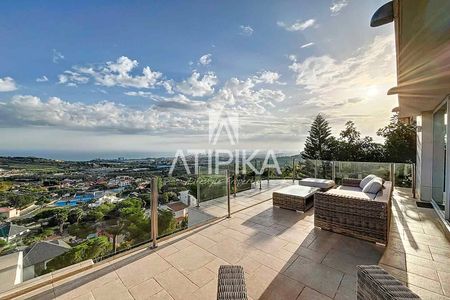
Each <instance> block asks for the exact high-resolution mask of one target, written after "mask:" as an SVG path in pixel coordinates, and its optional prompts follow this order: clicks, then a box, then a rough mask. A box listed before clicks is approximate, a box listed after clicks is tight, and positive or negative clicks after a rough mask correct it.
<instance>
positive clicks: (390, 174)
mask: <svg viewBox="0 0 450 300" xmlns="http://www.w3.org/2000/svg"><path fill="white" fill-rule="evenodd" d="M389 181H390V182H392V186H395V184H394V164H393V163H390V164H389Z"/></svg>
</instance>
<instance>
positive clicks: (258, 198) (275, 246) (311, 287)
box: [1, 180, 450, 300]
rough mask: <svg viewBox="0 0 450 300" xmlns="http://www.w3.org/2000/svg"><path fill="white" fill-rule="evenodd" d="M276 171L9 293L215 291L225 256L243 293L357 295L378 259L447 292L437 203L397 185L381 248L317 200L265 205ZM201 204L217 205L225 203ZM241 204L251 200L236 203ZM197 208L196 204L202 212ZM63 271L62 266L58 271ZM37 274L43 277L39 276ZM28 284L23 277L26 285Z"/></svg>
mask: <svg viewBox="0 0 450 300" xmlns="http://www.w3.org/2000/svg"><path fill="white" fill-rule="evenodd" d="M289 184H292V181H288V180H284V181H283V180H277V181H270V182H269V183H265V184H263V185H262V189H261V190H259V189H258V188H256V189H255V188H254V189H251V190H249V191H245V192H242V193H238V194H237V197H236V198H232V199H231V202H230V204H231V210H232V211H235V213H233V214H232V215H231V218H219V219H216V220H215V221H213V222H210V223H208V224H205V225H202V226H199V227H193V228H192V229H191V230H189V231H185V232H182V233H180V234H178V235H173V236H170V237H168V238H166V239H164V240H163V241H161V242H160V243H159V246H158V247H157V248H156V249H149V248H148V244H147V245H145V246H143V247H142V248H141V249H137V250H133V251H132V252H128V253H125V254H123V255H121V256H117V257H113V258H110V259H108V260H104V261H102V262H99V263H97V264H93V265H92V264H90V263H84V264H81V265H80V266H84V271H82V272H79V273H76V274H71V273H70V272H69V271H70V270H69V271H67V270H60V271H57V272H55V273H54V274H48V275H44V276H43V277H41V278H36V279H34V280H32V281H31V282H29V283H25V285H24V286H22V287H21V289H22V291H24V290H26V289H27V288H29V287H30V286H31V285H35V286H36V285H37V286H39V288H38V289H35V290H33V291H30V292H29V293H27V294H22V295H18V294H14V292H17V290H15V291H14V290H13V291H10V292H9V294H3V295H1V296H2V297H5V298H6V297H8V296H9V297H15V298H16V299H28V298H31V299H54V298H56V299H109V300H111V299H215V297H216V290H217V271H218V267H219V266H220V265H222V264H239V265H242V266H243V268H244V270H245V276H246V283H247V289H248V295H249V298H250V299H354V298H356V292H355V289H356V277H355V275H356V271H355V270H356V269H355V267H356V265H361V264H378V265H381V266H382V267H383V268H384V269H385V270H387V271H388V272H389V273H390V274H392V275H393V276H395V277H396V278H398V279H399V280H401V281H402V282H404V283H405V284H406V285H408V286H409V288H410V289H411V290H412V291H414V292H415V293H417V294H418V295H419V296H420V297H422V298H423V299H450V242H449V241H448V240H447V239H446V237H445V234H444V231H443V229H442V227H441V224H440V223H439V221H438V217H437V215H436V213H435V212H434V210H432V209H429V208H419V207H417V206H416V199H413V198H412V196H411V194H410V192H411V189H406V188H396V189H395V190H394V194H393V199H392V208H391V209H392V215H391V218H392V220H391V226H390V234H389V243H388V245H387V247H385V246H382V245H379V244H375V243H370V242H365V241H361V240H358V239H354V238H350V237H347V236H344V235H340V234H335V233H331V232H328V231H323V230H320V229H318V228H315V227H314V208H313V209H310V210H308V211H307V212H306V213H300V212H295V211H290V210H285V209H280V208H277V207H273V206H272V201H271V196H272V192H273V191H275V190H277V189H280V188H282V187H284V186H286V185H289ZM210 204H211V205H209V206H206V207H202V205H201V206H200V209H199V211H198V213H199V214H200V213H202V214H208V215H210V214H214V213H216V214H221V213H222V211H220V210H221V209H223V210H224V211H226V208H224V207H223V203H222V202H220V201H219V200H218V201H217V203H215V205H212V204H213V203H212V202H211V203H210ZM243 206H248V207H247V208H246V209H243V208H244V207H243ZM200 210H202V211H200ZM64 274H66V275H64ZM39 281H40V283H39ZM27 285H28V286H27Z"/></svg>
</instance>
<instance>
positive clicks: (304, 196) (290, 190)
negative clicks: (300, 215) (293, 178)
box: [272, 185, 320, 212]
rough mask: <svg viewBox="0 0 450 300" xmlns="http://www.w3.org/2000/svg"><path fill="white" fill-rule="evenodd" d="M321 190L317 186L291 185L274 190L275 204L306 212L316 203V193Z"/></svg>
mask: <svg viewBox="0 0 450 300" xmlns="http://www.w3.org/2000/svg"><path fill="white" fill-rule="evenodd" d="M319 190H320V189H318V188H315V187H308V186H302V185H290V186H288V187H285V188H282V189H281V190H278V191H276V192H273V194H272V200H273V205H274V206H278V207H280V208H285V209H292V210H299V211H303V212H304V211H307V210H308V209H310V208H311V207H312V206H313V205H314V194H315V193H316V192H317V191H319Z"/></svg>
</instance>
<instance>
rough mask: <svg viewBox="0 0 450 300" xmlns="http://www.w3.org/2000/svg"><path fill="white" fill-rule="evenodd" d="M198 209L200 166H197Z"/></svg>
mask: <svg viewBox="0 0 450 300" xmlns="http://www.w3.org/2000/svg"><path fill="white" fill-rule="evenodd" d="M196 206H197V207H200V166H199V165H197V205H196Z"/></svg>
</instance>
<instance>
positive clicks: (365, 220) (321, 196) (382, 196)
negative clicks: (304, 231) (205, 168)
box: [314, 179, 392, 244]
mask: <svg viewBox="0 0 450 300" xmlns="http://www.w3.org/2000/svg"><path fill="white" fill-rule="evenodd" d="M360 181H361V180H359V179H344V180H343V182H342V186H343V187H351V188H353V189H355V190H357V188H358V189H359V183H360ZM391 196H392V183H391V182H390V181H386V182H385V183H384V185H383V189H382V190H381V191H380V192H378V194H377V195H376V196H375V198H374V199H368V196H367V194H365V193H362V191H359V192H355V191H353V192H351V193H348V194H342V195H340V194H337V193H336V191H333V190H329V191H327V192H317V193H316V194H315V195H314V207H315V209H314V225H315V226H317V227H320V228H322V229H325V230H329V231H333V232H336V233H341V234H345V235H349V236H352V237H355V238H359V239H363V240H367V241H371V242H377V243H382V244H387V242H388V233H389V223H390V206H391Z"/></svg>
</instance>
